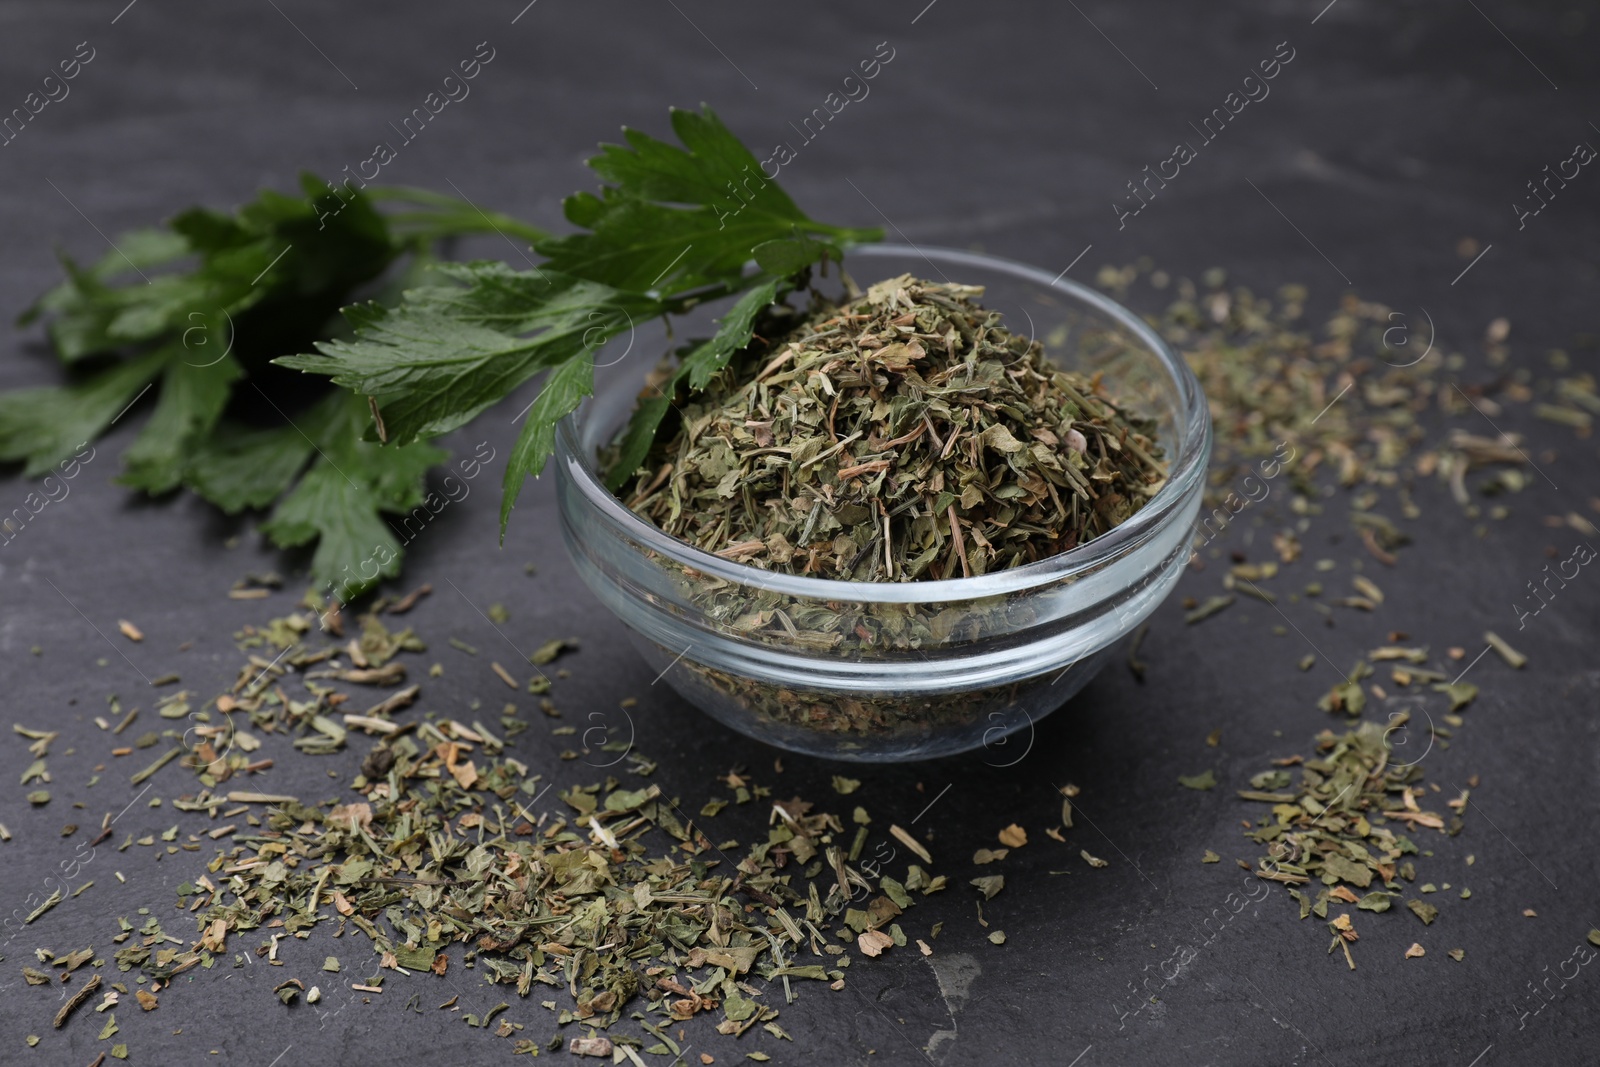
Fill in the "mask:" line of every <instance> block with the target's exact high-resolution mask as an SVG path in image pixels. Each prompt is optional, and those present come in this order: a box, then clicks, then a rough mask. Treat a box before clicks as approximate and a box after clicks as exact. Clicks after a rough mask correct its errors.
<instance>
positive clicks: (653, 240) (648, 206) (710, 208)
mask: <svg viewBox="0 0 1600 1067" xmlns="http://www.w3.org/2000/svg"><path fill="white" fill-rule="evenodd" d="M672 128H673V132H674V133H675V134H676V135H677V138H678V140H679V142H680V144H681V147H680V146H679V145H672V144H668V143H666V142H664V141H661V140H657V139H656V138H653V137H651V136H649V135H648V134H644V133H641V132H639V131H637V130H631V129H630V130H625V131H624V139H625V141H626V144H622V145H603V146H602V147H601V151H600V154H599V155H597V156H595V157H594V158H592V159H591V160H589V166H590V168H591V169H592V170H593V171H594V172H595V173H596V174H597V175H599V176H600V178H601V179H602V180H604V182H605V183H606V184H605V185H604V186H603V187H602V188H601V190H600V192H599V193H598V194H595V193H577V194H575V195H573V196H571V197H568V198H567V200H566V201H565V204H564V207H565V213H566V217H567V220H568V221H569V222H571V223H573V224H574V225H576V226H577V227H579V228H580V229H579V232H577V233H573V234H569V235H565V236H561V237H546V238H543V239H540V240H536V241H535V242H534V245H533V247H534V250H535V251H536V252H537V253H538V254H539V255H540V256H542V257H543V258H544V262H543V263H541V264H539V265H537V266H535V267H534V269H532V270H526V271H523V270H514V269H512V268H511V267H509V266H507V265H506V264H504V263H498V262H476V263H468V264H456V265H446V266H441V267H440V268H438V270H437V271H436V272H435V274H436V276H437V279H438V280H437V281H436V282H435V284H431V285H427V286H423V287H419V288H417V289H413V290H411V291H409V292H407V293H406V294H405V298H404V300H403V301H402V302H401V303H400V304H399V305H398V306H397V307H393V308H384V307H382V306H379V305H376V304H368V305H364V306H361V307H358V308H353V309H350V310H348V311H347V315H348V316H349V317H350V320H351V322H352V324H353V325H354V327H355V336H354V337H353V338H350V339H340V340H331V341H324V342H321V343H319V344H318V345H317V346H316V347H317V352H316V353H314V354H306V355H295V356H288V357H284V358H281V359H279V360H277V362H278V363H280V364H282V365H284V366H288V367H294V368H297V369H299V370H303V371H310V372H313V373H316V374H324V375H328V376H329V377H331V378H332V379H333V381H334V382H336V383H337V384H339V385H342V386H344V387H346V388H348V389H350V390H352V391H354V392H356V393H358V394H360V395H363V396H366V397H370V398H371V399H372V402H373V405H374V408H375V410H376V411H377V412H379V414H380V421H379V422H378V424H376V425H375V426H374V427H373V428H372V430H371V431H370V433H371V435H372V436H375V437H378V438H380V439H383V440H386V441H387V442H389V444H390V445H409V444H410V443H412V442H415V441H418V440H421V439H424V438H427V437H431V436H434V435H436V434H441V433H445V432H447V431H449V430H452V429H455V428H456V427H459V426H461V425H463V424H464V423H466V422H467V421H469V420H470V419H472V418H473V417H474V416H476V415H477V414H479V413H480V412H482V411H483V410H484V409H485V408H487V407H489V406H490V405H492V404H494V403H496V402H498V401H500V400H501V399H503V398H504V397H505V396H507V395H508V394H509V393H510V392H511V391H512V390H514V389H516V388H517V387H518V386H520V385H522V384H523V383H524V382H526V381H528V380H529V379H531V378H533V377H534V376H535V375H538V374H540V373H541V372H548V374H547V376H546V377H545V379H544V381H543V383H542V385H541V387H540V390H539V393H538V395H537V397H536V398H535V399H534V402H533V404H532V406H531V407H530V408H529V409H528V413H527V417H526V421H525V422H524V424H523V427H522V430H521V432H520V434H519V436H518V439H517V443H516V446H515V448H514V449H513V451H512V454H511V457H510V460H509V462H508V464H507V467H506V470H505V475H504V492H503V495H502V501H501V508H500V529H501V536H502V537H504V534H505V527H506V523H507V521H508V520H509V519H510V515H511V510H512V508H513V507H514V506H515V504H516V500H517V495H518V493H519V492H520V491H521V488H522V485H523V482H524V480H525V479H526V478H527V477H528V476H529V475H537V474H539V472H540V471H541V470H542V469H543V468H544V465H545V463H546V462H547V461H548V460H549V458H550V455H551V453H552V451H553V450H554V444H555V428H556V424H557V423H558V422H560V420H561V419H562V418H563V417H565V416H566V415H567V414H569V413H570V412H572V411H573V409H575V408H576V407H577V406H578V404H579V403H580V402H581V401H582V400H583V398H584V397H585V396H588V395H590V394H591V393H593V391H594V353H595V350H596V349H597V348H599V347H600V346H601V345H602V344H604V343H605V341H606V340H608V339H609V338H611V337H614V336H616V335H617V334H619V333H621V332H622V331H624V330H627V329H629V328H630V327H631V326H632V325H633V324H634V323H635V322H639V321H642V320H645V319H649V318H653V317H656V316H661V315H672V314H679V313H683V312H687V311H689V310H690V309H692V308H694V307H697V306H699V305H701V304H704V303H706V302H707V301H711V300H717V299H721V298H726V297H732V296H738V297H739V299H738V300H737V301H736V302H735V303H734V305H733V306H732V308H731V309H730V310H729V311H728V312H727V313H726V314H724V315H723V316H722V318H721V320H720V321H719V323H718V329H717V332H716V334H715V335H714V336H712V337H711V338H709V339H707V340H705V341H702V342H700V343H698V344H696V345H693V346H690V347H689V348H688V349H687V350H686V351H685V352H684V353H683V354H682V355H681V358H680V361H679V364H678V367H677V369H676V371H675V373H674V375H673V377H672V379H671V380H670V381H669V382H666V383H662V384H661V386H660V389H659V390H658V392H657V393H656V394H653V395H652V397H651V398H650V399H648V400H646V401H645V402H643V403H642V404H641V405H640V408H639V410H638V411H637V412H636V414H635V416H634V419H633V421H632V423H631V424H630V426H629V427H628V429H627V431H626V433H625V436H624V438H623V441H622V448H621V450H620V454H619V458H618V460H617V461H616V463H615V464H614V465H613V467H612V470H611V478H612V480H613V481H614V482H616V483H620V482H621V481H622V480H624V479H626V477H627V476H628V475H629V474H630V473H632V470H633V468H634V467H635V466H637V464H638V463H639V461H640V460H641V459H643V457H644V454H645V452H646V450H647V449H648V447H649V444H650V440H651V438H652V436H653V434H654V432H655V428H656V426H657V425H658V424H659V423H660V421H661V419H662V417H663V416H664V414H665V413H666V411H667V408H668V404H669V399H668V398H669V397H670V396H671V394H672V391H673V389H675V388H676V387H678V386H679V385H680V384H683V383H686V384H687V386H688V388H690V389H698V388H700V387H702V386H703V385H704V384H705V383H706V382H707V381H708V380H709V379H710V377H711V375H712V374H714V373H715V372H716V370H717V369H718V368H720V367H722V366H723V365H724V364H726V362H727V361H728V359H729V357H730V356H732V354H733V353H734V352H737V351H738V350H739V349H741V348H743V347H744V346H745V345H747V344H748V343H749V342H750V337H751V328H752V324H753V322H754V320H755V317H756V315H757V314H758V313H759V312H760V311H761V309H762V308H764V307H766V306H767V305H768V304H771V303H772V302H773V301H774V300H777V299H780V298H781V297H782V296H783V295H784V294H785V293H787V292H788V291H789V290H790V289H792V288H793V287H794V285H795V284H797V279H798V277H799V276H801V275H802V274H803V273H804V272H805V271H806V270H807V269H808V268H809V267H810V266H812V265H813V264H815V263H818V262H820V261H822V260H823V259H824V258H834V259H837V258H839V257H840V256H841V255H842V253H843V250H844V248H846V247H848V246H849V245H851V244H857V243H861V242H865V241H873V240H878V239H879V238H881V236H882V234H881V231H879V230H877V229H855V228H849V227H840V226H832V225H828V224H826V223H821V222H817V221H815V220H814V219H811V218H810V217H808V216H807V215H806V214H805V213H804V212H802V211H801V210H800V209H799V208H798V207H797V206H796V205H795V203H794V201H793V200H791V199H790V198H789V196H788V194H787V193H785V192H784V191H783V190H782V189H780V188H779V187H778V185H777V184H776V183H775V182H773V181H771V180H770V179H768V178H767V177H765V176H764V175H763V173H762V172H761V168H760V164H759V163H758V162H757V160H756V157H755V156H754V155H752V154H751V153H750V151H749V150H748V149H747V148H745V147H744V145H743V144H741V143H740V142H739V140H738V138H736V137H734V135H733V134H732V133H730V132H729V131H728V128H727V127H726V126H724V125H723V124H722V122H721V121H720V120H719V119H718V118H717V117H716V115H715V114H713V113H712V111H711V110H710V109H709V108H703V109H701V110H700V111H684V110H676V109H675V110H673V112H672ZM752 261H753V262H754V264H755V268H754V269H753V270H752V269H749V267H748V265H749V264H750V263H751V262H752Z"/></svg>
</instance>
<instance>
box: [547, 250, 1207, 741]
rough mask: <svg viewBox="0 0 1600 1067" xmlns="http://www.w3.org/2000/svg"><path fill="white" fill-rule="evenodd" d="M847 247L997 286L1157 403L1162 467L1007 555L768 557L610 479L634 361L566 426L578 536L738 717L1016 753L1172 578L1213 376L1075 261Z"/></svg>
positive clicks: (680, 667)
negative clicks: (1110, 523)
mask: <svg viewBox="0 0 1600 1067" xmlns="http://www.w3.org/2000/svg"><path fill="white" fill-rule="evenodd" d="M845 268H846V269H847V270H848V271H849V272H850V274H851V275H852V276H853V277H854V278H855V279H856V280H857V281H858V282H859V283H861V284H862V286H863V287H865V286H866V285H868V284H871V283H873V282H876V281H878V280H879V279H881V278H889V277H894V276H896V275H899V274H903V273H910V274H914V275H917V276H920V277H934V278H941V279H945V278H947V279H948V280H951V281H954V282H959V283H962V284H971V285H982V286H985V287H986V292H985V295H984V296H983V297H982V298H981V302H982V303H983V304H984V305H985V306H986V307H989V308H991V309H993V310H996V311H999V312H1000V313H1001V314H1002V315H1003V316H1004V321H1005V322H1006V324H1007V325H1008V326H1009V327H1010V328H1011V329H1012V330H1013V331H1015V332H1021V331H1023V330H1026V331H1027V332H1028V333H1030V334H1031V335H1032V336H1033V337H1035V338H1037V339H1038V340H1039V341H1041V342H1042V343H1043V344H1044V346H1045V351H1046V355H1047V356H1048V357H1049V358H1050V359H1051V361H1052V362H1054V363H1055V364H1056V365H1058V366H1061V367H1063V368H1066V369H1069V370H1074V371H1078V372H1080V373H1084V374H1090V375H1092V374H1100V375H1101V380H1102V382H1103V383H1104V387H1105V391H1106V392H1107V393H1108V394H1109V395H1110V396H1111V397H1112V398H1113V399H1114V400H1116V401H1117V402H1118V403H1120V404H1121V405H1123V406H1124V407H1127V408H1130V409H1132V410H1134V411H1136V412H1137V413H1139V414H1141V415H1144V416H1146V417H1149V418H1152V419H1154V420H1155V421H1156V424H1157V437H1158V439H1159V441H1160V443H1161V445H1162V447H1163V448H1164V449H1165V450H1166V458H1167V462H1168V464H1169V474H1168V479H1167V482H1166V484H1165V485H1164V486H1162V487H1161V488H1160V490H1159V491H1158V492H1157V493H1156V494H1155V495H1154V496H1153V497H1152V498H1151V499H1150V500H1149V501H1148V502H1147V503H1146V504H1145V506H1144V507H1143V508H1142V509H1140V510H1139V511H1138V512H1137V513H1135V514H1134V515H1133V517H1132V518H1130V519H1129V520H1128V521H1126V522H1124V523H1123V524H1122V525H1120V526H1118V527H1116V528H1115V529H1113V530H1111V531H1110V532H1108V533H1106V534H1103V535H1102V536H1100V537H1097V538H1095V539H1094V540H1092V541H1089V542H1086V543H1084V544H1082V545H1080V546H1078V547H1077V548H1074V549H1072V550H1071V551H1068V552H1064V553H1061V554H1060V555H1056V556H1052V557H1050V558H1048V559H1044V560H1040V561H1039V562H1037V563H1032V564H1029V565H1027V566H1023V567H1017V568H1014V569H1012V570H1004V571H997V572H993V573H990V574H984V575H979V576H975V577H970V578H954V579H947V580H941V581H915V582H901V583H894V582H883V583H879V582H846V581H831V580H825V579H820V578H809V577H803V576H797V575H789V574H779V573H773V572H771V571H766V570H762V569H760V568H758V567H754V566H750V565H747V564H741V563H734V562H730V561H729V560H726V559H722V558H720V557H718V556H714V555H711V554H710V553H707V552H703V551H700V550H698V549H696V548H693V547H691V546H689V545H688V544H685V543H684V542H682V541H679V540H677V539H676V538H673V537H671V536H669V535H667V534H665V533H663V532H662V531H661V530H659V529H657V528H656V527H655V526H653V525H651V524H650V523H648V522H646V521H645V520H644V519H641V518H640V517H639V516H637V515H635V514H634V513H633V512H632V511H630V510H628V508H627V507H626V506H625V505H624V504H623V503H622V502H621V501H620V500H618V499H617V497H616V496H615V495H614V494H613V493H612V492H611V491H610V490H608V489H607V488H606V486H605V484H604V482H603V480H602V476H601V473H600V470H599V466H598V463H597V459H596V457H597V454H598V452H599V450H600V449H601V448H603V447H605V445H607V444H608V443H609V442H610V441H611V440H612V439H613V437H614V435H615V433H616V431H617V430H618V428H619V427H620V426H622V425H623V424H624V423H625V421H626V420H627V418H628V415H629V413H630V412H631V410H632V407H633V402H634V399H635V397H636V396H637V395H638V392H639V390H640V388H641V385H642V382H643V378H644V368H643V362H644V361H642V360H634V361H633V362H632V365H631V366H630V367H629V368H627V370H628V372H627V373H622V374H616V375H613V380H612V381H610V382H609V383H608V382H605V381H603V380H597V388H596V393H595V395H594V397H592V398H590V399H589V400H587V401H585V403H584V404H583V405H582V406H580V407H579V409H578V410H577V411H575V412H574V413H573V414H572V415H571V416H569V417H568V418H566V419H565V420H564V421H563V422H562V423H561V425H560V428H559V430H558V432H557V445H556V448H557V452H556V460H555V463H556V479H557V493H558V498H559V506H560V509H561V523H562V532H563V535H564V539H565V541H566V544H567V549H568V551H569V553H570V554H571V556H572V559H573V562H574V564H575V565H576V567H577V569H578V573H579V574H580V575H582V577H583V580H584V581H585V582H586V583H587V584H588V586H589V588H590V589H592V590H593V591H594V593H595V595H596V596H598V597H599V598H600V600H601V602H602V603H603V604H605V606H606V607H607V608H609V609H610V610H611V611H612V612H613V613H614V614H615V615H616V616H617V617H618V618H619V619H620V620H622V622H623V623H624V624H625V625H626V626H627V628H628V631H629V633H630V635H631V636H632V638H633V640H634V643H635V644H636V645H637V646H638V648H639V650H640V652H641V653H642V654H643V655H644V657H645V658H646V659H647V660H648V661H649V662H650V664H651V666H652V668H653V669H655V670H658V671H661V672H662V673H661V675H660V677H664V678H666V679H667V680H668V681H670V683H671V684H672V686H673V687H674V688H675V689H676V690H677V691H678V692H679V693H680V694H682V695H683V697H684V698H685V699H686V700H688V701H689V702H690V703H691V704H694V705H695V706H697V707H699V708H701V709H702V710H704V711H705V712H707V713H709V714H710V715H711V716H712V717H714V718H716V719H717V720H718V721H720V722H722V723H724V724H726V725H728V726H731V727H732V728H734V729H735V730H738V731H740V732H741V733H744V734H747V735H749V736H751V737H754V738H757V739H759V740H762V741H766V742H768V743H770V744H773V745H776V746H777V747H779V748H783V749H788V750H790V751H794V752H803V753H807V754H810V755H816V756H824V757H830V758H834V759H843V760H858V761H863V762H888V761H898V760H915V759H929V758H933V757H938V756H946V755H951V754H953V753H958V752H963V751H969V750H972V749H978V748H988V749H989V750H990V752H991V753H992V757H991V758H990V759H989V762H991V763H993V764H995V765H1001V766H1003V765H1006V764H1007V763H1009V762H1014V761H1015V759H1020V758H1021V755H1022V754H1025V752H1026V747H1027V746H1026V745H1024V744H1023V743H1022V741H1023V737H1020V736H1018V735H1019V734H1022V735H1025V736H1027V738H1028V743H1029V744H1031V730H1032V727H1033V724H1034V723H1035V722H1037V721H1038V719H1039V718H1041V717H1042V716H1044V715H1046V714H1048V713H1049V712H1051V711H1053V710H1054V709H1056V708H1058V707H1060V706H1061V705H1062V704H1063V703H1065V702H1066V700H1067V699H1068V698H1070V697H1071V696H1072V695H1073V694H1074V693H1076V692H1077V691H1078V690H1079V689H1081V688H1082V687H1083V685H1084V684H1085V683H1086V682H1088V680H1089V679H1090V678H1091V677H1092V676H1093V675H1094V673H1095V672H1096V671H1097V670H1098V669H1099V668H1100V667H1101V665H1102V664H1103V663H1104V661H1105V659H1106V658H1107V656H1108V654H1109V652H1110V650H1111V647H1112V646H1113V645H1114V644H1115V643H1116V642H1117V641H1118V640H1120V639H1121V638H1122V637H1124V636H1125V635H1126V634H1128V633H1129V632H1130V631H1132V630H1133V629H1134V628H1135V627H1136V626H1138V624H1139V623H1140V621H1141V620H1143V619H1144V618H1145V617H1146V616H1147V615H1149V614H1150V613H1151V612H1152V611H1153V610H1155V607H1156V605H1158V604H1159V603H1160V602H1161V601H1162V600H1163V599H1164V598H1165V597H1166V596H1167V594H1168V593H1169V592H1170V591H1171V590H1172V587H1173V585H1174V584H1175V583H1176V582H1177V580H1178V577H1179V573H1180V571H1181V570H1182V568H1183V566H1184V564H1185V562H1186V561H1187V560H1188V557H1189V552H1190V526H1191V524H1192V523H1193V521H1194V518H1195V515H1196V512H1197V511H1198V509H1199V505H1200V498H1201V493H1202V490H1203V488H1204V477H1205V469H1206V463H1207V461H1208V459H1209V457H1210V452H1211V422H1210V417H1209V415H1208V413H1207V408H1206V402H1205V397H1204V395H1203V394H1202V392H1201V390H1200V384H1199V382H1198V381H1196V380H1195V377H1194V375H1193V374H1192V373H1191V372H1190V370H1189V368H1188V366H1187V365H1186V364H1185V363H1184V362H1183V360H1182V359H1181V358H1180V357H1178V356H1177V355H1175V354H1174V353H1173V352H1172V351H1171V349H1169V348H1168V347H1167V345H1166V344H1165V343H1164V342H1163V341H1162V340H1161V338H1160V337H1159V336H1158V335H1157V334H1156V332H1155V331H1153V330H1152V329H1150V328H1149V327H1148V326H1147V325H1146V324H1145V323H1144V322H1143V321H1142V320H1141V319H1140V318H1139V317H1138V316H1137V315H1135V314H1133V313H1132V312H1131V311H1129V310H1127V309H1126V308H1124V307H1122V306H1120V305H1118V304H1117V303H1115V302H1114V301H1112V300H1110V299H1108V298H1106V297H1105V296H1103V295H1101V294H1100V293H1097V292H1095V291H1094V290H1092V289H1089V288H1086V287H1085V286H1082V285H1079V284H1078V283H1076V282H1072V281H1068V280H1066V279H1065V278H1062V277H1059V276H1057V277H1055V278H1052V277H1051V276H1050V275H1049V274H1048V273H1046V272H1044V271H1041V270H1036V269H1034V268H1032V267H1027V266H1023V265H1021V264H1018V263H1013V262H1010V261H1008V260H1004V259H998V258H995V257H993V256H986V255H979V254H976V253H971V252H960V251H954V250H949V249H934V248H914V247H909V246H903V245H889V244H883V245H870V246H866V247H862V248H858V249H854V250H852V251H851V252H850V254H849V257H848V258H847V260H846V262H845ZM661 350H663V349H661V348H657V349H655V351H661ZM597 362H598V363H604V362H605V361H604V360H603V359H601V360H597ZM613 362H615V361H613Z"/></svg>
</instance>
